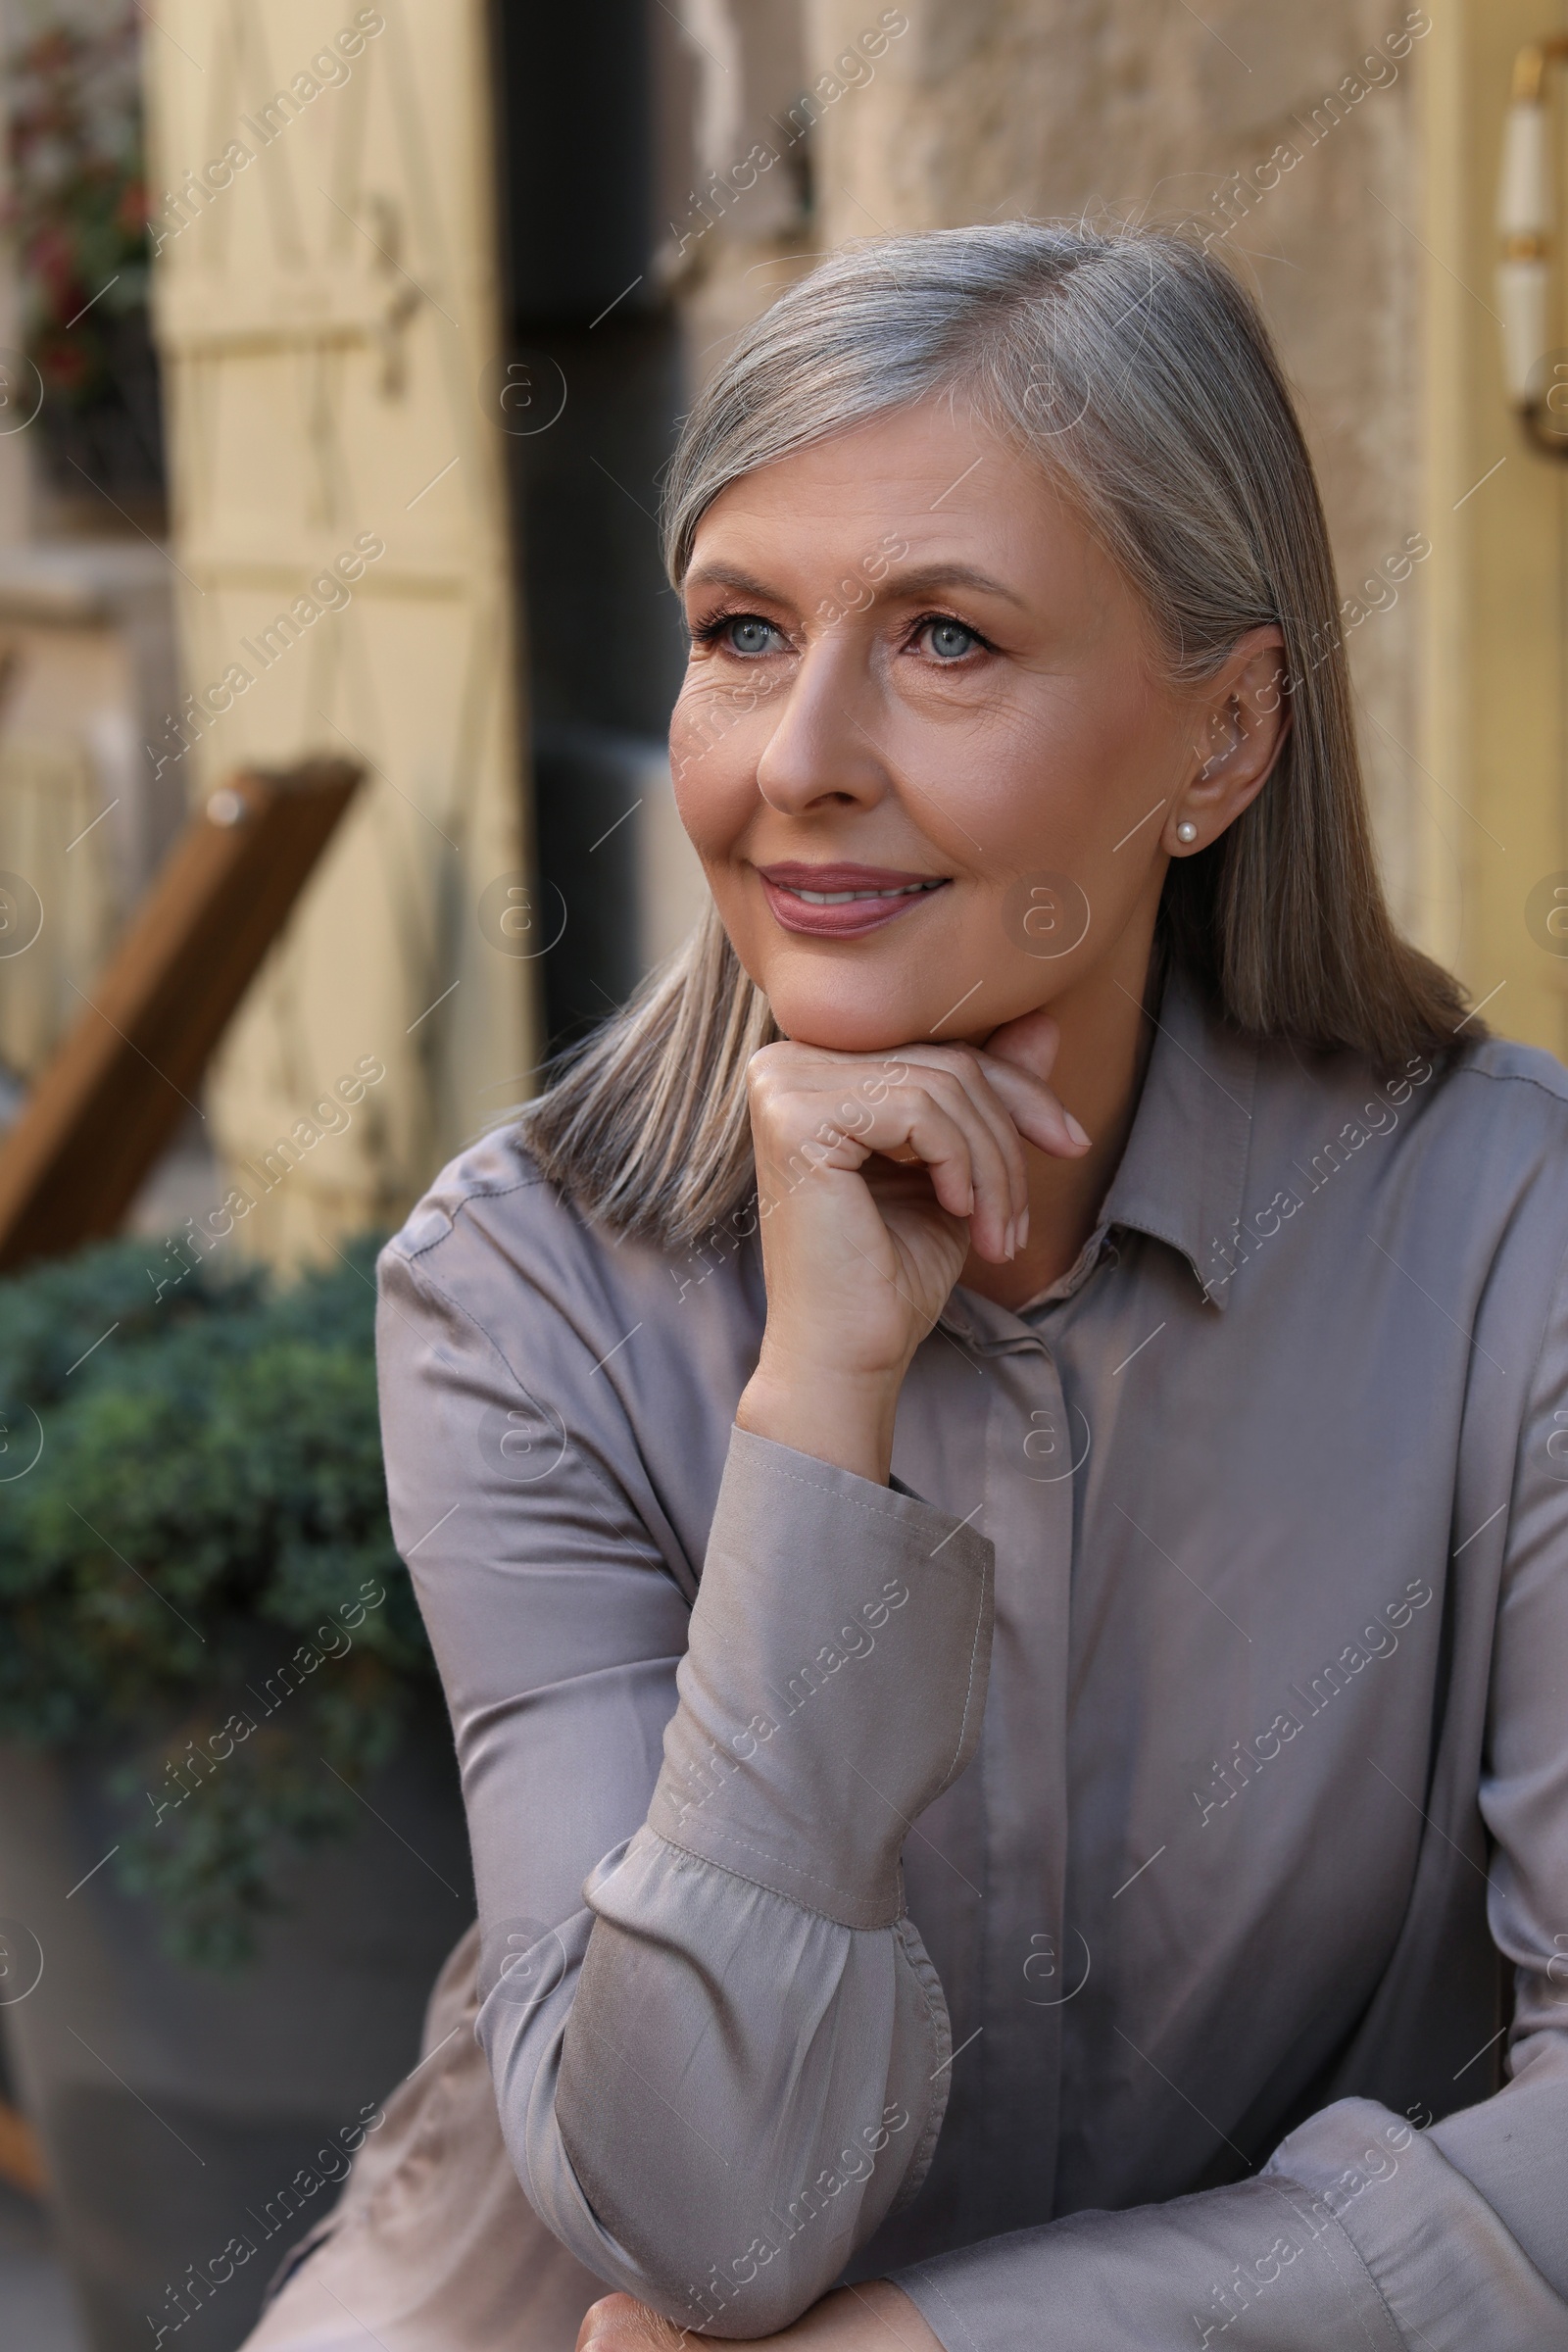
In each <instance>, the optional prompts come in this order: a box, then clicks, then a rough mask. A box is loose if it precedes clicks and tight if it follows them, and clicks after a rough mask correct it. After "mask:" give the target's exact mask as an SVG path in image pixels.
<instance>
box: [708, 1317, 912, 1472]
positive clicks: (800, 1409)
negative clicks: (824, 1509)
mask: <svg viewBox="0 0 1568 2352" xmlns="http://www.w3.org/2000/svg"><path fill="white" fill-rule="evenodd" d="M902 1386H903V1377H902V1375H901V1374H895V1373H888V1372H877V1373H858V1372H824V1371H818V1370H815V1369H810V1368H808V1367H805V1366H792V1365H790V1364H789V1363H787V1362H785V1363H780V1362H778V1361H777V1360H774V1361H770V1360H769V1358H768V1353H767V1349H766V1348H765V1347H764V1348H763V1351H762V1358H761V1361H760V1363H759V1364H758V1367H757V1370H756V1371H755V1372H754V1373H753V1375H752V1377H751V1379H750V1380H749V1381H748V1382H747V1384H746V1387H745V1389H744V1390H743V1392H742V1394H741V1400H740V1403H739V1404H738V1405H737V1406H736V1408H735V1423H736V1427H737V1428H739V1429H744V1430H747V1431H749V1432H750V1434H751V1435H752V1436H753V1437H757V1438H768V1439H770V1440H771V1441H772V1443H773V1444H774V1445H775V1446H792V1447H793V1448H794V1450H795V1451H796V1452H797V1453H808V1454H810V1455H811V1456H812V1457H813V1458H814V1459H815V1460H817V1461H819V1462H828V1463H831V1464H832V1465H833V1467H834V1468H836V1469H839V1470H848V1471H850V1472H851V1473H852V1474H853V1475H854V1476H855V1477H857V1478H867V1479H869V1480H870V1481H871V1483H872V1485H873V1486H878V1487H885V1486H886V1485H887V1483H888V1477H889V1473H890V1472H891V1470H892V1467H893V1425H894V1421H895V1419H896V1417H897V1413H898V1405H899V1391H900V1389H901V1388H902Z"/></svg>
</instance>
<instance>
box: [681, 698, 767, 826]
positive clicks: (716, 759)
mask: <svg viewBox="0 0 1568 2352" xmlns="http://www.w3.org/2000/svg"><path fill="white" fill-rule="evenodd" d="M755 699H756V698H754V697H753V696H752V695H751V694H749V693H748V692H746V691H745V690H743V691H742V692H741V694H740V695H739V696H737V695H734V694H728V693H714V692H711V691H709V690H707V689H706V688H703V687H695V688H694V687H688V688H687V689H686V690H685V691H684V692H683V693H682V695H681V698H680V700H679V702H678V703H677V704H676V705H675V708H674V711H672V713H671V715H670V721H669V773H670V783H671V786H672V788H673V791H674V795H675V807H676V809H677V811H678V813H679V816H680V821H681V823H682V824H683V825H684V826H685V828H686V831H687V833H688V834H689V835H690V837H691V840H692V844H693V846H694V848H695V849H696V850H697V852H698V854H699V856H700V857H703V858H721V857H723V856H724V854H725V853H726V851H727V850H729V849H730V848H731V847H732V846H733V844H734V841H735V838H736V836H737V835H738V833H739V832H740V830H741V828H742V827H743V826H744V824H745V823H746V820H747V818H748V816H749V815H750V814H751V812H752V809H753V807H754V805H755V802H756V798H757V784H756V778H757V760H758V758H759V755H760V751H761V748H762V745H763V744H764V743H765V740H766V734H765V727H764V723H763V720H762V716H761V713H760V711H759V710H757V709H755V708H753V709H748V708H747V705H748V704H749V703H752V702H754V701H755Z"/></svg>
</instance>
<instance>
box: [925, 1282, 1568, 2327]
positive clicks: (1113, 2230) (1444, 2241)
mask: <svg viewBox="0 0 1568 2352" xmlns="http://www.w3.org/2000/svg"><path fill="white" fill-rule="evenodd" d="M1479 1801H1480V1808H1481V1813H1482V1816H1483V1819H1484V1820H1485V1822H1486V1826H1487V1829H1488V1832H1489V1833H1490V1836H1491V1838H1492V1840H1493V1863H1492V1870H1491V1874H1490V1887H1489V1897H1488V1900H1489V1916H1490V1920H1491V1926H1492V1933H1493V1936H1494V1938H1495V1942H1496V1944H1497V1946H1498V1948H1499V1950H1500V1951H1501V1952H1502V1953H1503V1954H1504V1955H1505V1956H1506V1957H1507V1958H1508V1959H1509V1960H1511V1961H1512V1962H1513V1965H1514V1971H1515V1987H1516V1990H1515V2008H1514V2017H1513V2023H1512V2026H1511V2028H1510V2029H1509V2030H1508V2046H1507V2066H1506V2071H1507V2075H1508V2081H1507V2082H1506V2084H1505V2086H1504V2087H1503V2088H1502V2089H1501V2090H1500V2091H1498V2092H1497V2093H1496V2094H1495V2096H1494V2097H1492V2098H1489V2099H1484V2100H1481V2101H1479V2102H1478V2103H1477V2104H1476V2105H1474V2106H1471V2107H1465V2108H1462V2109H1460V2110H1459V2111H1458V2112H1456V2113H1454V2114H1452V2115H1449V2116H1447V2117H1446V2118H1445V2119H1444V2120H1443V2121H1442V2122H1440V2123H1437V2124H1435V2125H1433V2126H1432V2127H1431V2128H1430V2129H1428V2130H1426V2131H1412V2129H1411V2127H1410V2125H1409V2123H1408V2122H1406V2121H1405V2119H1404V2118H1403V2117H1400V2116H1397V2115H1395V2114H1393V2113H1392V2112H1391V2111H1390V2110H1389V2109H1387V2108H1385V2107H1382V2106H1380V2105H1378V2104H1377V2103H1376V2102H1374V2101H1372V2100H1370V2099H1343V2100H1340V2101H1339V2102H1337V2103H1336V2104H1335V2105H1334V2106H1332V2107H1328V2108H1325V2109H1323V2110H1322V2111H1321V2112H1320V2113H1319V2114H1317V2115H1315V2116H1312V2117H1310V2118H1309V2119H1308V2121H1307V2122H1305V2123H1304V2124H1302V2125H1300V2126H1299V2128H1298V2129H1297V2130H1296V2131H1293V2132H1292V2133H1291V2134H1290V2136H1289V2137H1288V2138H1287V2139H1285V2140H1284V2141H1282V2143H1281V2144H1280V2146H1279V2147H1278V2148H1277V2149H1276V2150H1275V2151H1274V2153H1273V2155H1272V2156H1271V2157H1270V2159H1269V2161H1268V2163H1267V2164H1266V2165H1265V2166H1264V2167H1263V2169H1262V2171H1261V2172H1260V2173H1259V2174H1258V2175H1256V2176H1255V2177H1254V2178H1253V2179H1251V2180H1244V2181H1240V2182H1238V2183H1236V2184H1235V2185H1234V2186H1231V2187H1227V2188H1219V2189H1211V2190H1207V2191H1204V2192H1202V2193H1201V2194H1199V2195H1196V2196H1191V2197H1183V2198H1179V2199H1176V2200H1174V2201H1173V2202H1171V2203H1169V2204H1166V2205H1157V2206H1143V2207H1139V2208H1136V2209H1134V2210H1133V2211H1130V2212H1126V2213H1084V2214H1077V2215H1073V2216H1071V2217H1070V2218H1068V2219H1065V2220H1062V2221H1058V2222H1054V2223H1051V2224H1048V2225H1046V2226H1045V2227H1043V2228H1040V2229H1023V2230H1019V2231H1017V2232H1015V2233H1013V2234H1012V2235H1010V2236H1007V2237H1004V2238H992V2239H988V2240H986V2241H984V2242H982V2243H980V2244H978V2245H975V2246H971V2247H967V2248H965V2249H963V2250H962V2251H961V2252H958V2253H955V2254H949V2255H944V2256H940V2257H937V2258H935V2259H933V2260H931V2261H929V2262H925V2263H920V2264H917V2265H915V2266H914V2267H913V2268H911V2269H910V2270H908V2271H906V2272H903V2273H900V2274H899V2275H898V2283H899V2284H900V2285H901V2286H902V2287H903V2288H904V2289H905V2291H906V2292H907V2294H909V2295H910V2296H911V2297H912V2298H913V2300H914V2302H915V2303H916V2304H917V2305H918V2306H919V2308H920V2310H921V2311H922V2313H923V2314H924V2316H925V2318H926V2319H927V2320H928V2321H929V2323H930V2325H931V2327H932V2328H933V2329H934V2330H935V2332H936V2333H937V2335H938V2336H940V2337H941V2339H942V2341H943V2343H944V2344H945V2345H946V2346H947V2347H948V2352H1025V2347H1027V2352H1135V2347H1136V2348H1137V2352H1145V2348H1146V2347H1148V2346H1150V2345H1152V2344H1172V2345H1174V2344H1186V2345H1192V2346H1194V2347H1196V2348H1197V2352H1202V2348H1203V2347H1209V2346H1217V2345H1220V2344H1223V2345H1224V2347H1225V2352H1345V2348H1346V2347H1347V2346H1348V2345H1352V2344H1353V2345H1357V2346H1365V2347H1368V2348H1371V2347H1377V2348H1378V2352H1384V2348H1385V2347H1386V2348H1387V2352H1412V2348H1413V2352H1568V1283H1565V1281H1564V1277H1563V1273H1562V1270H1561V1269H1559V1273H1558V1283H1557V1292H1556V1298H1555V1301H1554V1303H1553V1305H1552V1307H1551V1310H1550V1313H1549V1315H1548V1318H1547V1321H1546V1326H1545V1332H1544V1341H1543V1345H1542V1348H1541V1352H1540V1355H1539V1358H1538V1362H1537V1366H1536V1371H1535V1377H1534V1380H1533V1382H1532V1386H1531V1392H1530V1398H1529V1403H1528V1408H1527V1411H1526V1414H1525V1418H1524V1422H1523V1426H1522V1429H1521V1433H1520V1439H1519V1446H1518V1453H1517V1457H1516V1460H1515V1465H1514V1476H1513V1485H1512V1494H1511V1496H1510V1500H1509V1507H1508V1520H1507V1533H1506V1541H1505V1547H1504V1554H1503V1564H1502V1575H1501V1583H1500V1588H1499V1594H1498V1604H1497V1614H1496V1627H1495V1648H1494V1659H1493V1672H1492V1683H1491V1691H1490V1705H1489V1721H1488V1738H1487V1751H1486V1757H1485V1763H1484V1770H1483V1776H1482V1781H1481V1787H1480V1792H1479ZM1482 2054H1483V2053H1482V2052H1478V2053H1477V2055H1478V2057H1479V2056H1481V2055H1482Z"/></svg>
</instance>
